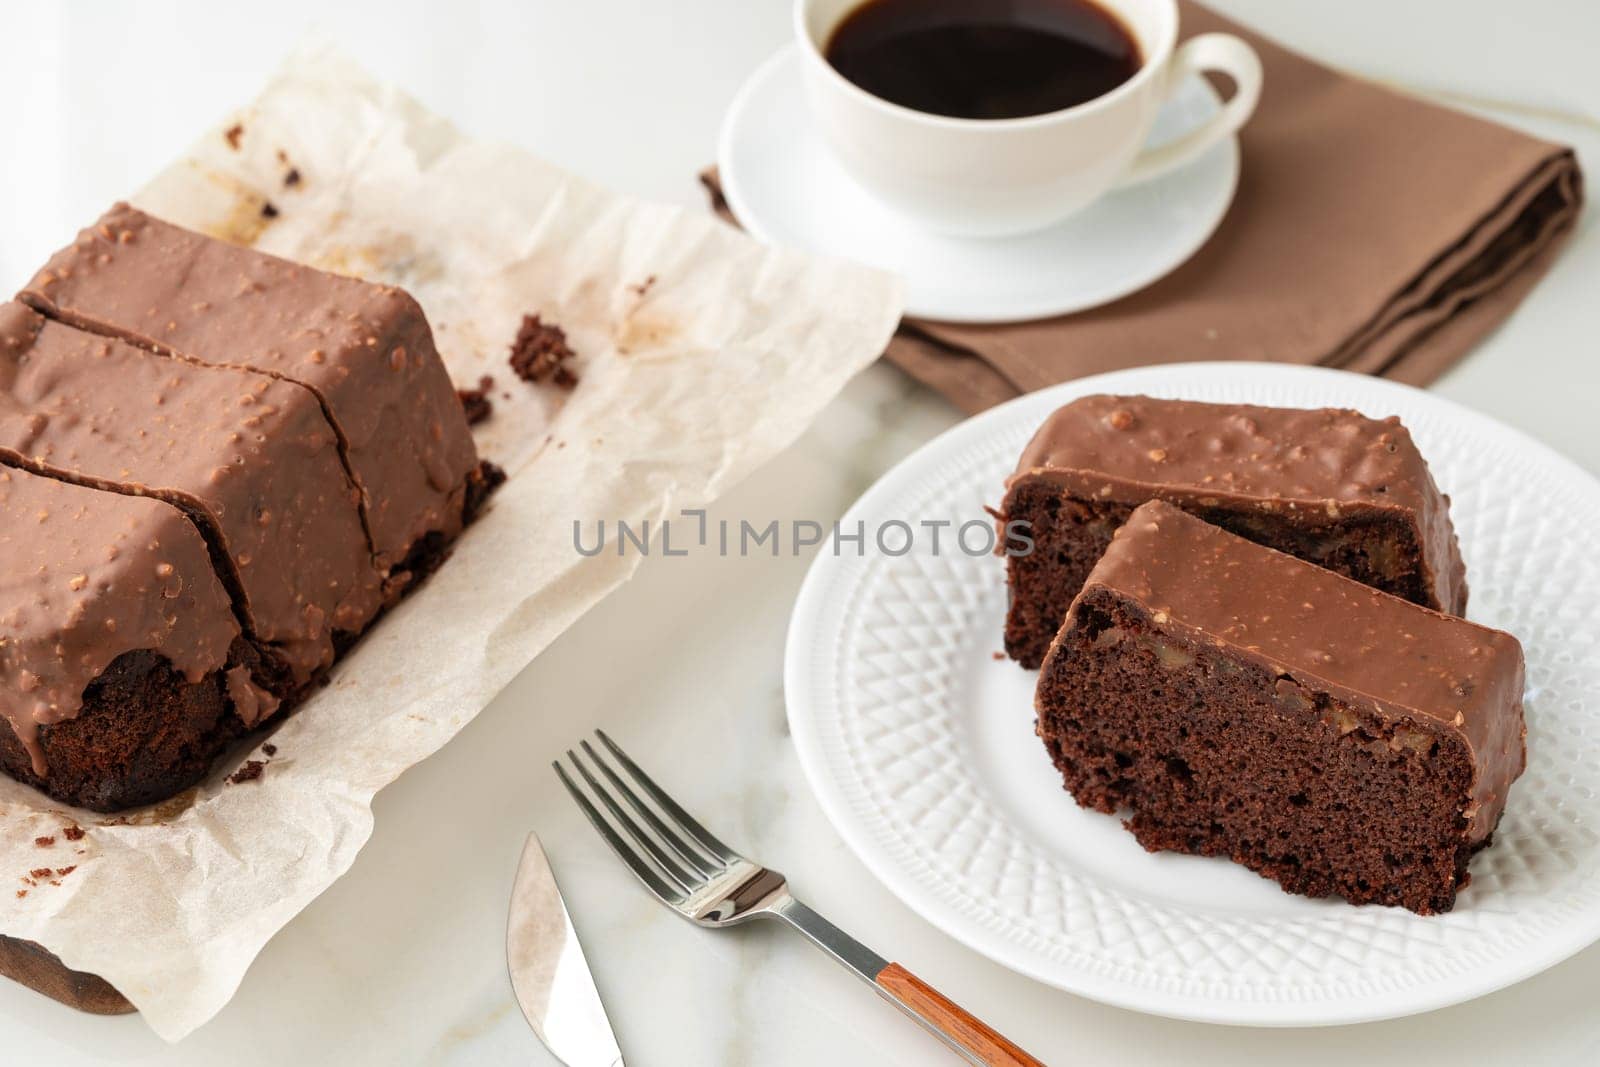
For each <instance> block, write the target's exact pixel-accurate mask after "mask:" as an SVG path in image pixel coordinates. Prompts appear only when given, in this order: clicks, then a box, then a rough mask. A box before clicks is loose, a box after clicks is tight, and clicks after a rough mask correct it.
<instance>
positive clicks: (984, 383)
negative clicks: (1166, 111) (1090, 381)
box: [702, 2, 1583, 412]
mask: <svg viewBox="0 0 1600 1067" xmlns="http://www.w3.org/2000/svg"><path fill="white" fill-rule="evenodd" d="M1182 12H1183V14H1182V26H1183V32H1184V34H1185V35H1192V34H1197V33H1204V32H1207V31H1210V30H1225V31H1227V32H1230V33H1234V34H1237V35H1239V36H1240V37H1243V38H1245V39H1246V40H1248V41H1249V42H1250V43H1251V45H1253V46H1254V47H1255V49H1256V51H1257V52H1258V53H1259V54H1260V56H1261V61H1262V65H1263V67H1264V68H1265V81H1264V88H1263V91H1262V96H1261V103H1260V105H1259V107H1258V108H1257V110H1256V113H1255V115H1254V117H1252V118H1251V120H1250V122H1249V123H1248V124H1247V125H1246V126H1245V128H1244V129H1243V130H1242V131H1241V133H1240V147H1241V172H1240V179H1239V191H1238V195H1237V197H1236V199H1235V201H1234V203H1233V205H1232V207H1231V208H1230V209H1229V211H1228V215H1227V217H1226V218H1225V219H1224V220H1223V222H1222V225H1221V226H1220V227H1219V228H1218V230H1217V232H1216V234H1214V235H1213V236H1212V238H1211V240H1210V241H1209V242H1208V243H1207V244H1206V246H1205V247H1204V248H1202V249H1201V250H1200V252H1198V253H1197V254H1196V255H1195V256H1194V258H1192V259H1191V260H1189V262H1187V263H1186V264H1184V265H1183V266H1181V267H1179V268H1178V269H1177V270H1176V271H1174V272H1173V273H1172V274H1170V275H1168V276H1167V277H1166V278H1164V279H1162V280H1161V281H1159V282H1157V283H1156V284H1154V285H1152V286H1150V287H1149V288H1147V289H1145V290H1143V291H1141V292H1138V293H1135V294H1133V295H1132V296H1128V297H1125V298H1123V299H1121V300H1118V301H1116V302H1115V303H1112V304H1108V305H1106V306H1104V307H1101V308H1096V309H1094V310H1091V311H1085V312H1080V313H1078V314H1075V315H1068V316H1064V317H1061V318H1055V319H1044V320H1040V321H1035V322H1026V323H1015V324H1009V325H1003V326H960V325H952V324H947V323H935V322H928V321H922V320H913V319H907V320H905V321H904V322H903V323H902V324H901V327H900V330H899V332H898V333H897V334H896V335H895V338H894V340H893V341H892V342H891V343H890V345H889V348H888V350H887V352H886V353H885V355H886V356H887V357H888V358H889V359H890V360H891V361H893V362H894V363H896V364H898V365H899V366H901V367H902V368H904V369H905V370H906V371H907V372H909V373H910V374H911V375H913V376H914V377H916V378H918V379H920V380H922V381H924V382H926V383H927V384H928V385H930V386H932V387H933V388H934V389H936V390H938V391H939V392H941V393H943V394H944V395H945V396H947V397H948V398H949V399H950V400H951V401H952V402H954V403H955V404H956V405H957V406H958V407H961V408H963V409H965V410H966V411H969V412H970V411H980V410H982V409H984V408H986V407H990V406H991V405H994V404H997V403H999V402H1001V401H1003V400H1008V399H1010V398H1011V397H1014V396H1017V395H1018V394H1020V393H1025V392H1029V391H1031V390H1034V389H1039V388H1042V387H1043V386H1046V385H1051V384H1053V383H1055V382H1060V381H1065V380H1067V379H1069V378H1077V377H1081V376H1083V375H1086V374H1095V373H1098V372H1100V371H1108V370H1117V369H1119V368H1122V367H1130V366H1137V365H1144V364H1151V363H1178V362H1185V361H1190V360H1205V359H1240V360H1272V361H1277V362H1283V363H1305V364H1320V365H1323V366H1329V367H1343V368H1345V369H1347V370H1354V371H1363V372H1366V373H1369V374H1378V375H1383V376H1385V377H1390V378H1395V379H1398V380H1400V381H1405V382H1410V383H1413V384H1417V385H1422V384H1426V383H1427V382H1429V381H1432V380H1433V379H1434V378H1436V377H1437V376H1438V375H1439V374H1441V373H1443V372H1444V371H1445V370H1446V369H1447V368H1448V367H1449V366H1450V365H1451V364H1452V363H1454V362H1455V361H1456V360H1457V359H1459V358H1460V357H1461V356H1462V355H1463V354H1464V353H1465V352H1466V351H1467V349H1468V348H1470V347H1471V346H1472V345H1473V343H1475V342H1476V341H1477V340H1478V339H1479V338H1480V337H1482V336H1484V335H1485V334H1487V333H1488V332H1489V331H1490V330H1492V329H1493V328H1494V327H1495V326H1496V325H1497V324H1498V323H1499V322H1500V320H1502V319H1503V318H1505V317H1506V316H1507V315H1508V314H1510V312H1511V309H1512V308H1513V307H1515V306H1516V304H1517V302H1518V301H1519V300H1521V299H1522V297H1523V295H1524V294H1525V293H1526V292H1527V291H1528V289H1529V288H1530V287H1531V286H1532V285H1533V283H1534V282H1535V281H1536V280H1538V278H1539V276H1540V275H1541V274H1542V273H1543V272H1544V270H1545V268H1547V267H1548V266H1549V265H1550V262H1551V261H1552V259H1553V258H1554V256H1555V253H1556V250H1557V249H1558V248H1559V246H1560V245H1561V243H1562V241H1563V239H1564V238H1565V237H1566V235H1567V234H1568V233H1569V232H1570V231H1571V229H1572V227H1573V223H1574V220H1575V219H1576V218H1577V215H1578V211H1579V208H1580V206H1581V204H1582V199H1583V192H1582V189H1583V183H1582V174H1581V172H1580V171H1579V169H1578V164H1577V160H1576V158H1575V157H1574V156H1573V153H1572V150H1571V149H1570V148H1567V147H1564V146H1561V145H1556V144H1551V143H1548V142H1545V141H1541V140H1538V139H1537V138H1534V137H1530V136H1528V135H1526V134H1523V133H1519V132H1517V131H1515V130H1511V129H1508V128H1506V127H1504V126H1500V125H1497V124H1495V123H1492V122H1487V121H1484V120H1482V119H1478V118H1474V117H1471V116H1468V115H1464V114H1461V113H1460V112H1457V111H1452V110H1449V109H1447V108H1443V107H1439V106H1436V105H1434V104H1429V103H1425V102H1423V101H1421V100H1418V99H1415V98H1414V97H1409V96H1405V95H1402V94H1400V93H1396V92H1393V91H1391V90H1388V89H1385V88H1382V87H1380V86H1377V85H1374V84H1372V83H1371V82H1367V81H1363V80H1361V79H1359V78H1355V77H1351V76H1349V75H1345V74H1341V73H1338V72H1336V71H1333V70H1329V69H1328V68H1327V67H1324V66H1322V65H1321V64H1318V63H1315V62H1312V61H1311V60H1309V59H1306V58H1305V57H1304V56H1300V55H1296V54H1295V53H1293V52H1290V51H1289V50H1287V49H1285V48H1283V47H1281V46H1279V45H1277V44H1274V43H1273V42H1271V41H1269V40H1267V39H1266V38H1264V37H1262V36H1260V35H1259V34H1256V33H1253V32H1251V31H1249V30H1247V29H1244V28H1243V27H1241V26H1239V25H1237V24H1235V23H1233V22H1230V21H1229V20H1227V19H1224V18H1222V17H1221V16H1220V15H1217V14H1216V13H1214V12H1212V11H1209V10H1207V9H1206V8H1204V7H1201V6H1200V5H1198V4H1194V3H1188V2H1185V3H1183V4H1182ZM702 180H703V181H705V183H706V186H707V188H708V189H709V190H710V191H711V193H712V197H713V202H714V204H715V205H716V206H717V207H718V209H719V210H721V211H722V212H724V213H726V211H727V208H726V204H724V203H723V202H722V199H721V196H720V192H719V189H718V186H717V181H716V174H715V172H708V173H707V174H705V175H703V176H702Z"/></svg>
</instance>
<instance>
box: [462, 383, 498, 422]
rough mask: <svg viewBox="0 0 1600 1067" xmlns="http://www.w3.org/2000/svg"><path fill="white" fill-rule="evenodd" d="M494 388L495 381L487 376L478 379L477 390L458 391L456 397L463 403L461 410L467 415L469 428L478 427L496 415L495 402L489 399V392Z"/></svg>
mask: <svg viewBox="0 0 1600 1067" xmlns="http://www.w3.org/2000/svg"><path fill="white" fill-rule="evenodd" d="M493 388H494V379H493V378H491V377H489V376H488V375H487V374H485V375H484V376H483V377H482V378H479V379H478V387H477V388H476V389H457V390H456V397H457V398H458V399H459V400H460V401H461V410H462V411H464V412H466V413H467V425H468V426H476V425H478V423H480V422H482V421H484V420H485V419H487V418H488V417H489V416H490V415H493V414H494V401H492V400H490V399H489V390H490V389H493Z"/></svg>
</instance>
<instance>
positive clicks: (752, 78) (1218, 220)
mask: <svg viewBox="0 0 1600 1067" xmlns="http://www.w3.org/2000/svg"><path fill="white" fill-rule="evenodd" d="M791 60H792V61H793V62H795V63H796V64H798V62H799V60H800V50H799V47H798V46H797V45H795V44H794V42H792V41H790V42H786V43H785V44H783V45H782V46H781V47H780V48H779V49H778V50H777V51H776V52H774V53H773V54H772V55H770V56H768V57H767V58H766V59H765V60H763V61H762V63H761V65H760V66H758V67H757V68H756V69H755V70H754V71H752V72H751V73H750V75H749V77H747V78H746V79H745V80H744V82H743V83H741V84H740V86H739V89H738V91H737V92H736V93H735V94H734V97H733V100H732V102H731V103H729V105H728V110H727V111H726V112H724V113H723V117H722V125H721V126H720V127H719V128H718V130H717V176H718V182H719V184H720V185H721V187H722V198H723V200H724V201H725V202H726V203H727V205H728V210H729V211H730V212H732V213H733V217H734V218H735V219H736V220H737V221H738V223H739V225H740V226H741V227H743V228H744V230H745V232H747V233H749V234H750V235H751V236H752V237H754V238H755V239H756V240H758V241H761V242H762V243H763V244H769V245H777V244H782V243H783V242H781V241H779V240H778V239H777V237H776V236H775V235H774V234H773V233H772V231H771V230H769V229H768V228H767V227H766V226H765V225H764V224H763V223H762V222H761V219H760V216H759V215H758V214H757V213H756V212H753V211H751V210H750V205H749V200H748V198H747V197H746V196H745V195H744V190H743V187H742V186H741V185H740V180H739V177H738V173H739V168H738V167H736V166H734V165H733V141H734V131H735V129H736V128H738V126H739V125H740V121H741V120H742V119H743V117H744V114H745V112H747V111H748V110H750V107H751V102H752V101H753V100H754V99H755V97H756V94H757V93H758V92H759V91H760V90H761V89H762V88H763V87H764V86H765V85H766V83H767V81H768V80H770V79H772V78H775V77H777V76H778V75H779V71H780V69H781V68H782V67H783V66H784V64H785V63H787V62H789V61H791ZM1201 85H1203V86H1204V87H1205V89H1206V91H1207V92H1209V93H1211V95H1212V96H1213V97H1214V98H1215V99H1216V101H1217V103H1218V105H1219V106H1220V104H1221V103H1222V98H1221V97H1220V96H1217V93H1216V90H1215V89H1214V88H1213V87H1212V86H1211V85H1210V83H1209V82H1206V81H1204V80H1203V79H1202V80H1201ZM1208 151H1210V152H1216V151H1226V152H1227V154H1228V191H1227V195H1225V196H1223V197H1220V198H1219V200H1218V203H1217V206H1216V208H1215V210H1214V211H1213V212H1212V216H1211V218H1209V219H1208V220H1206V222H1205V223H1204V224H1203V225H1201V226H1199V227H1197V228H1196V231H1195V237H1194V240H1192V241H1190V242H1188V243H1187V244H1186V245H1185V246H1184V247H1183V250H1182V251H1181V253H1176V254H1175V255H1174V256H1173V257H1171V258H1170V260H1169V259H1168V258H1166V257H1162V258H1161V259H1160V260H1159V261H1156V262H1158V265H1157V266H1154V267H1152V268H1150V269H1149V270H1148V271H1145V272H1142V273H1139V274H1135V275H1130V276H1129V279H1128V280H1127V281H1126V282H1124V283H1123V284H1122V285H1120V286H1118V287H1116V288H1114V289H1110V290H1107V291H1105V292H1104V293H1100V294H1098V295H1095V296H1092V297H1087V298H1076V299H1072V300H1061V301H1049V300H1037V301H1031V302H1030V301H1024V302H1022V303H1021V305H1020V309H1017V310H1010V311H995V312H984V311H968V312H965V313H962V314H954V315H952V314H950V312H949V309H939V308H922V307H917V306H914V305H911V304H908V305H907V307H906V314H907V315H908V316H911V317H912V318H919V319H925V320H927V321H929V322H940V323H947V324H950V325H964V326H988V325H997V324H1004V323H1013V322H1035V321H1038V320H1040V319H1048V318H1054V317H1055V316H1058V315H1071V314H1074V313H1076V312H1079V311H1088V310H1090V309H1092V308H1097V307H1104V306H1105V305H1106V304H1109V303H1111V302H1112V301H1115V300H1120V299H1122V298H1123V297H1125V296H1131V295H1132V294H1134V293H1137V292H1140V291H1141V290H1144V289H1148V288H1149V287H1150V286H1152V285H1154V284H1155V283H1156V282H1159V281H1160V280H1161V279H1163V278H1165V277H1166V276H1167V275H1169V274H1171V273H1172V272H1173V271H1175V270H1177V269H1178V268H1179V267H1181V266H1183V265H1184V264H1185V263H1187V262H1189V260H1191V259H1193V258H1194V256H1195V254H1196V253H1197V252H1199V251H1200V249H1202V248H1204V247H1205V245H1206V242H1208V241H1210V240H1211V238H1212V237H1213V236H1214V235H1215V234H1216V232H1217V228H1218V227H1219V226H1221V225H1222V220H1223V219H1225V218H1227V216H1228V210H1229V209H1230V208H1232V207H1233V202H1234V200H1236V199H1237V198H1238V196H1239V175H1240V171H1241V167H1240V156H1239V138H1238V136H1237V135H1236V134H1235V135H1229V136H1228V137H1224V138H1223V139H1222V140H1221V141H1220V142H1218V144H1216V145H1214V146H1212V147H1211V148H1210V149H1208ZM1194 162H1197V160H1191V161H1190V163H1185V164H1184V166H1185V167H1187V166H1190V165H1191V164H1192V163H1194ZM1179 169H1180V170H1181V169H1182V168H1179ZM812 251H813V252H816V253H817V254H820V255H831V256H839V257H840V258H845V257H843V256H842V255H841V254H840V253H838V252H834V251H831V250H827V249H822V250H817V249H812ZM868 266H871V264H868ZM880 269H881V268H880Z"/></svg>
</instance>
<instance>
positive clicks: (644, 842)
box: [567, 748, 705, 893]
mask: <svg viewBox="0 0 1600 1067" xmlns="http://www.w3.org/2000/svg"><path fill="white" fill-rule="evenodd" d="M567 759H569V760H571V761H572V765H573V766H574V767H576V768H577V769H578V773H579V774H581V775H583V780H584V781H585V782H588V783H589V791H590V792H591V793H593V794H594V795H595V796H597V797H599V798H600V802H601V803H602V804H604V805H605V806H606V810H607V811H609V812H610V813H611V818H612V819H613V820H615V821H616V823H617V825H618V826H620V827H622V829H623V832H625V833H626V834H627V835H628V836H629V837H631V838H633V843H634V844H636V845H638V846H639V847H640V848H642V849H644V850H645V851H646V852H647V853H649V854H650V858H651V859H652V860H655V863H656V866H657V867H659V868H661V870H663V871H665V872H666V874H667V877H668V878H670V879H672V880H673V881H674V882H677V883H678V885H680V886H681V887H682V888H683V890H684V892H686V893H688V892H693V891H694V888H695V886H697V885H700V884H701V883H702V882H704V881H705V879H704V878H701V877H700V876H699V875H698V874H690V873H689V872H688V871H686V870H684V869H683V868H682V867H680V866H678V864H677V863H676V862H675V861H674V860H673V858H672V857H671V856H669V855H667V850H666V849H664V848H662V847H661V845H660V844H658V843H657V842H656V839H655V838H653V837H651V836H650V834H649V831H647V830H645V828H644V827H642V826H640V825H639V824H638V823H636V822H634V821H633V817H632V816H630V815H629V814H628V813H627V812H626V811H624V810H623V809H622V805H621V804H618V803H617V800H616V798H615V797H613V796H612V795H611V793H610V792H609V791H608V790H607V789H606V787H605V786H603V785H601V784H600V782H599V780H598V779H596V778H595V776H594V775H592V774H590V773H589V768H587V767H585V766H584V765H583V761H582V760H580V759H579V758H578V754H577V753H576V752H574V751H572V749H570V748H569V749H567Z"/></svg>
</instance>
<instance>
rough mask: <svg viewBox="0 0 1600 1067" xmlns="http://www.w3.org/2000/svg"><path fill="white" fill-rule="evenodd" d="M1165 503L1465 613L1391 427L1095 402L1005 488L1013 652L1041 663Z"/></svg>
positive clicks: (1026, 455) (1398, 431)
mask: <svg viewBox="0 0 1600 1067" xmlns="http://www.w3.org/2000/svg"><path fill="white" fill-rule="evenodd" d="M1147 500H1165V501H1167V502H1168V503H1171V504H1175V505H1177V506H1178V507H1181V508H1183V509H1184V510H1185V511H1188V512H1190V513H1192V514H1195V515H1198V516H1200V517H1201V518H1203V519H1205V520H1206V521H1207V522H1212V523H1215V524H1217V525H1219V526H1222V527H1224V528H1226V529H1228V530H1231V531H1232V532H1234V533H1236V534H1239V535H1241V536H1243V537H1248V538H1250V539H1251V540H1252V541H1255V542H1257V543H1259V544H1264V545H1267V546H1268V547H1270V548H1276V549H1278V550H1279V551H1282V552H1288V553H1289V554H1291V555H1294V556H1298V557H1300V558H1301V559H1305V560H1309V561H1310V562H1312V563H1316V564H1318V565H1320V566H1323V567H1327V568H1329V569H1331V570H1334V571H1337V572H1338V573H1340V574H1343V575H1345V576H1346V577H1349V578H1353V579H1355V580H1356V581H1359V582H1362V583H1365V584H1367V585H1370V586H1373V587H1375V588H1378V589H1382V590H1384V591H1385V592H1388V593H1393V594H1394V595H1396V596H1399V597H1403V598H1405V599H1406V600H1410V601H1412V602H1413V603H1416V604H1422V605H1424V606H1425V607H1430V608H1436V609H1438V610H1440V611H1445V612H1449V613H1451V614H1455V615H1459V614H1461V613H1462V612H1463V611H1464V610H1466V603H1467V585H1466V580H1465V571H1464V568H1463V567H1462V563H1461V555H1460V552H1459V551H1458V550H1457V548H1456V540H1455V532H1454V530H1453V529H1452V528H1451V525H1450V514H1449V501H1448V500H1447V499H1446V498H1445V497H1444V495H1443V494H1441V493H1440V492H1439V489H1438V487H1437V486H1435V485H1434V482H1433V477H1432V475H1430V474H1429V472H1428V465H1427V463H1425V462H1424V461H1423V458H1422V454H1421V453H1420V452H1418V451H1417V447H1416V445H1415V444H1413V443H1412V440H1411V435H1410V434H1409V433H1407V432H1406V428H1405V427H1404V426H1402V425H1401V424H1400V422H1399V420H1398V419H1393V418H1390V419H1383V420H1378V419H1369V418H1367V417H1365V416H1364V415H1361V414H1360V413H1358V412H1355V411H1341V410H1334V409H1322V410H1314V411H1313V410H1301V409H1297V408H1270V407H1256V406H1252V405H1247V404H1202V403H1195V402H1191V401H1185V400H1161V399H1156V398H1154V397H1147V396H1088V397H1083V398H1082V399H1080V400H1076V401H1074V402H1073V403H1071V404H1068V405H1066V406H1065V407H1063V408H1061V409H1059V410H1058V411H1056V412H1055V413H1054V414H1053V415H1051V416H1050V418H1049V419H1047V420H1046V421H1045V423H1044V425H1043V426H1042V427H1040V429H1039V432H1038V433H1037V434H1035V435H1034V438H1033V440H1032V441H1031V442H1030V443H1029V445H1028V447H1027V449H1026V450H1025V451H1024V452H1023V454H1022V458H1021V460H1020V461H1019V462H1018V464H1017V469H1016V473H1015V474H1013V475H1012V476H1011V478H1010V480H1009V481H1008V482H1007V483H1006V495H1005V501H1004V504H1003V505H1002V511H1003V513H1004V515H1003V519H1004V521H1005V522H1007V523H1018V522H1020V523H1026V524H1027V529H1028V530H1029V532H1030V536H1031V537H1032V538H1033V541H1034V548H1033V551H1032V552H1031V553H1029V554H1027V555H1016V556H1013V557H1012V558H1011V559H1010V560H1009V571H1010V573H1009V581H1010V585H1011V608H1010V612H1009V614H1008V615H1007V617H1006V633H1005V643H1006V651H1007V652H1008V653H1010V655H1011V657H1012V658H1013V659H1015V660H1017V661H1019V662H1020V663H1022V665H1023V666H1025V667H1037V666H1038V665H1039V662H1040V660H1041V659H1042V658H1043V657H1044V652H1045V649H1046V648H1048V647H1049V645H1050V640H1051V638H1053V637H1054V636H1055V634H1056V631H1057V630H1058V629H1059V628H1060V626H1061V620H1062V618H1063V617H1064V616H1065V615H1066V613H1067V605H1068V604H1070V603H1072V598H1073V597H1074V596H1076V595H1077V592H1078V587H1079V586H1081V585H1082V584H1083V580H1084V578H1085V576H1087V575H1088V573H1089V569H1090V568H1091V567H1093V566H1094V564H1095V561H1096V560H1098V559H1099V558H1100V553H1101V552H1103V551H1104V550H1105V547H1106V545H1108V544H1109V543H1110V542H1111V532H1112V531H1113V530H1115V529H1116V528H1117V527H1118V525H1120V524H1121V523H1122V521H1123V520H1124V519H1126V518H1127V517H1128V514H1129V512H1131V511H1132V510H1133V509H1134V508H1136V507H1138V506H1139V505H1140V504H1142V503H1144V502H1145V501H1147Z"/></svg>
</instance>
